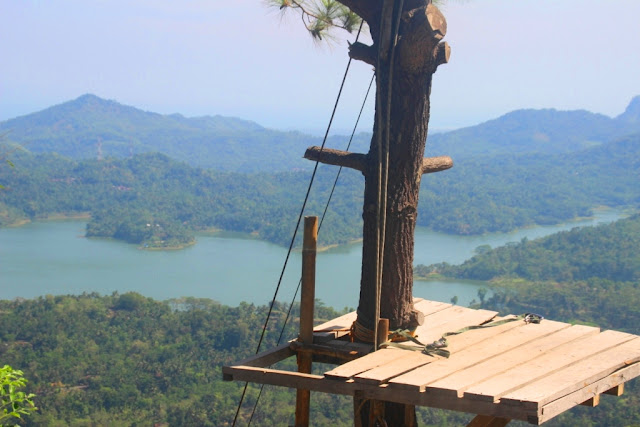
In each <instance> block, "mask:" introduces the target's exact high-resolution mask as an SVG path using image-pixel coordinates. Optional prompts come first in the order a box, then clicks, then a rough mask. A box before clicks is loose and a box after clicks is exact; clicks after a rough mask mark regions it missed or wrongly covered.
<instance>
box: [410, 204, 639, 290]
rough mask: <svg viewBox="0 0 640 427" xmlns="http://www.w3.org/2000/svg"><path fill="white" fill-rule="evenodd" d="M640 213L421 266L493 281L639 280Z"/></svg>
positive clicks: (423, 271) (456, 275)
mask: <svg viewBox="0 0 640 427" xmlns="http://www.w3.org/2000/svg"><path fill="white" fill-rule="evenodd" d="M638 248H640V214H635V215H633V216H631V217H629V218H626V219H621V220H618V221H616V222H614V223H612V224H604V225H599V226H596V227H582V228H574V229H572V230H571V231H563V232H560V233H557V234H553V235H551V236H547V237H543V238H540V239H536V240H527V239H523V240H522V241H521V242H519V243H513V244H509V245H506V246H503V247H500V248H495V249H492V248H489V247H480V248H478V249H477V250H476V252H478V253H477V255H475V256H474V257H473V258H471V259H469V260H467V261H465V262H464V263H463V264H461V265H458V266H452V265H448V264H438V265H435V266H431V267H424V266H423V267H421V268H420V269H419V270H420V271H421V272H422V273H423V274H424V273H425V272H429V271H434V272H437V273H439V274H442V275H444V276H449V277H457V278H466V279H477V280H492V279H498V278H505V277H507V278H520V279H525V280H528V281H554V282H572V281H581V280H590V279H598V280H608V281H615V282H638V281H640V251H638Z"/></svg>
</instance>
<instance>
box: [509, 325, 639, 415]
mask: <svg viewBox="0 0 640 427" xmlns="http://www.w3.org/2000/svg"><path fill="white" fill-rule="evenodd" d="M638 362H640V338H638V337H636V338H635V339H633V340H630V341H627V342H625V343H624V344H622V345H620V346H618V347H614V348H611V349H608V350H606V351H602V352H600V353H598V354H596V355H594V356H592V357H589V358H585V359H583V360H581V361H580V362H579V363H576V364H575V365H572V366H570V367H568V368H566V369H563V370H562V371H559V372H556V373H554V374H551V375H548V376H546V377H544V378H541V379H539V380H537V381H535V382H532V383H530V384H528V385H527V386H525V387H522V388H519V389H517V390H514V391H511V392H508V393H505V395H504V396H503V397H502V398H501V399H500V402H501V403H502V404H505V405H516V406H523V407H525V408H527V409H535V408H538V407H539V406H543V405H546V404H547V403H549V402H552V401H554V400H557V399H560V398H562V397H563V396H567V395H569V394H571V393H574V392H576V391H578V390H580V389H582V388H584V387H585V386H588V385H589V384H592V383H594V382H596V381H598V380H600V379H602V378H606V377H607V376H609V375H611V374H613V373H615V372H616V371H618V370H619V369H621V368H624V367H626V366H628V365H630V364H634V363H638ZM617 385H618V384H616V386H617ZM611 388H614V386H612V387H611ZM606 391H607V390H604V391H603V392H606ZM585 400H586V399H585Z"/></svg>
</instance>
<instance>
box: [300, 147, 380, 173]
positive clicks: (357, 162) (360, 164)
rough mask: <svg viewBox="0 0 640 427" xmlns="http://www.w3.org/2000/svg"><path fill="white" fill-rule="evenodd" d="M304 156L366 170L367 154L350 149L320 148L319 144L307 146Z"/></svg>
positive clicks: (328, 163) (317, 160) (321, 161)
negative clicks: (352, 151) (353, 151)
mask: <svg viewBox="0 0 640 427" xmlns="http://www.w3.org/2000/svg"><path fill="white" fill-rule="evenodd" d="M304 158H305V159H308V160H314V161H316V162H320V163H325V164H327V165H334V166H342V167H343V168H350V169H355V170H357V171H360V172H364V168H365V166H366V162H367V156H366V155H364V154H360V153H351V152H349V151H343V150H334V149H333V148H320V147H317V146H313V147H309V148H307V151H306V152H305V153H304Z"/></svg>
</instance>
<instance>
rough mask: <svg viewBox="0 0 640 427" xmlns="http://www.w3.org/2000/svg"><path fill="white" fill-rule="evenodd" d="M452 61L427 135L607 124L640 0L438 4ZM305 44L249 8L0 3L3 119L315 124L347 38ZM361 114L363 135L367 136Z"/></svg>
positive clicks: (630, 75)
mask: <svg viewBox="0 0 640 427" xmlns="http://www.w3.org/2000/svg"><path fill="white" fill-rule="evenodd" d="M443 10H444V13H445V16H446V17H447V21H448V24H449V29H448V34H447V36H446V38H445V40H447V41H448V42H449V44H450V45H451V47H452V55H451V62H450V63H449V64H446V65H442V66H441V67H440V68H439V70H438V72H437V73H436V76H435V79H434V85H433V92H432V104H431V111H432V114H431V128H439V129H442V128H455V127H462V126H466V125H472V124H476V123H479V122H481V121H485V120H488V119H491V118H495V117H497V116H499V115H501V114H504V113H506V112H508V111H511V110H514V109H518V108H557V109H587V110H590V111H594V112H599V113H603V114H606V115H609V116H615V115H618V114H620V113H622V111H623V110H624V108H625V107H626V105H627V103H628V102H629V100H630V99H631V97H632V96H634V95H638V94H640V25H638V22H639V17H640V1H638V0H608V1H602V0H600V1H596V0H472V1H468V2H460V1H458V2H455V1H451V0H450V1H449V2H448V4H447V5H446V6H445V7H444V8H443ZM336 35H337V36H339V37H340V38H342V39H343V41H342V42H338V43H336V44H334V46H333V47H327V46H316V45H314V43H313V42H312V41H311V39H310V37H309V36H308V35H307V34H306V32H305V31H304V29H303V28H302V25H301V22H300V20H299V18H297V17H295V16H294V15H291V16H289V18H287V19H285V20H284V21H281V20H280V17H279V15H278V14H277V13H276V11H274V10H271V9H269V8H267V7H266V6H265V5H264V3H263V2H262V1H260V0H202V1H199V0H198V1H190V0H183V1H175V0H153V1H152V0H147V1H139V0H126V1H124V0H94V1H93V0H59V1H46V0H41V1H35V0H0V64H2V66H1V71H0V120H6V119H9V118H12V117H16V116H19V115H24V114H28V113H30V112H34V111H38V110H41V109H43V108H46V107H48V106H50V105H53V104H58V103H62V102H65V101H68V100H71V99H74V98H76V97H78V96H80V95H82V94H85V93H93V94H96V95H98V96H100V97H103V98H107V99H113V100H116V101H118V102H120V103H122V104H127V105H132V106H135V107H138V108H141V109H144V110H148V111H154V112H159V113H163V114H164V113H167V114H168V113H175V112H178V113H182V114H184V115H186V116H201V115H215V114H221V115H226V116H236V117H241V118H245V119H249V120H254V121H256V122H258V123H260V124H262V125H264V126H268V127H273V128H278V129H303V130H311V129H314V130H318V129H322V128H323V127H324V126H326V123H327V122H328V119H329V115H330V112H331V108H332V105H333V102H334V99H335V96H336V94H337V91H338V87H339V83H340V80H341V78H342V74H343V72H344V68H345V66H346V63H347V60H348V58H347V55H346V43H345V42H344V38H345V37H347V38H349V39H350V40H353V37H354V36H353V35H349V34H347V33H345V32H338V33H336ZM371 73H372V71H371V67H370V66H368V65H366V64H363V63H354V64H353V65H352V70H351V72H350V77H349V79H348V81H347V89H346V92H345V94H344V95H343V96H344V98H343V103H342V104H341V108H340V109H339V111H338V119H337V124H336V128H337V129H350V128H351V127H352V126H353V122H354V120H355V117H356V115H357V112H358V109H359V105H360V103H361V102H362V99H363V97H364V93H365V90H366V87H367V85H368V83H369V80H370V78H371ZM372 115H373V112H372V108H371V107H369V108H368V109H367V112H366V113H365V116H366V118H365V123H364V125H363V127H362V128H361V129H362V130H370V127H371V123H372Z"/></svg>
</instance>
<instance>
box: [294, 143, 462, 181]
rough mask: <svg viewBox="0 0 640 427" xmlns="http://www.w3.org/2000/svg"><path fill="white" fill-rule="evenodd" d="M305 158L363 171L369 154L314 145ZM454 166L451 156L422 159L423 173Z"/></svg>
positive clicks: (305, 154)
mask: <svg viewBox="0 0 640 427" xmlns="http://www.w3.org/2000/svg"><path fill="white" fill-rule="evenodd" d="M304 158H305V159H308V160H314V161H316V162H320V163H324V164H327V165H334V166H341V167H343V168H349V169H355V170H357V171H360V172H363V171H364V169H365V167H366V163H367V156H366V155H364V154H361V153H352V152H350V151H344V150H334V149H333V148H323V149H321V148H320V147H317V146H313V147H309V148H307V151H306V152H305V153H304ZM452 167H453V160H452V159H451V157H449V156H438V157H427V158H425V159H422V171H421V172H422V173H423V174H425V173H433V172H440V171H443V170H447V169H450V168H452Z"/></svg>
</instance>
